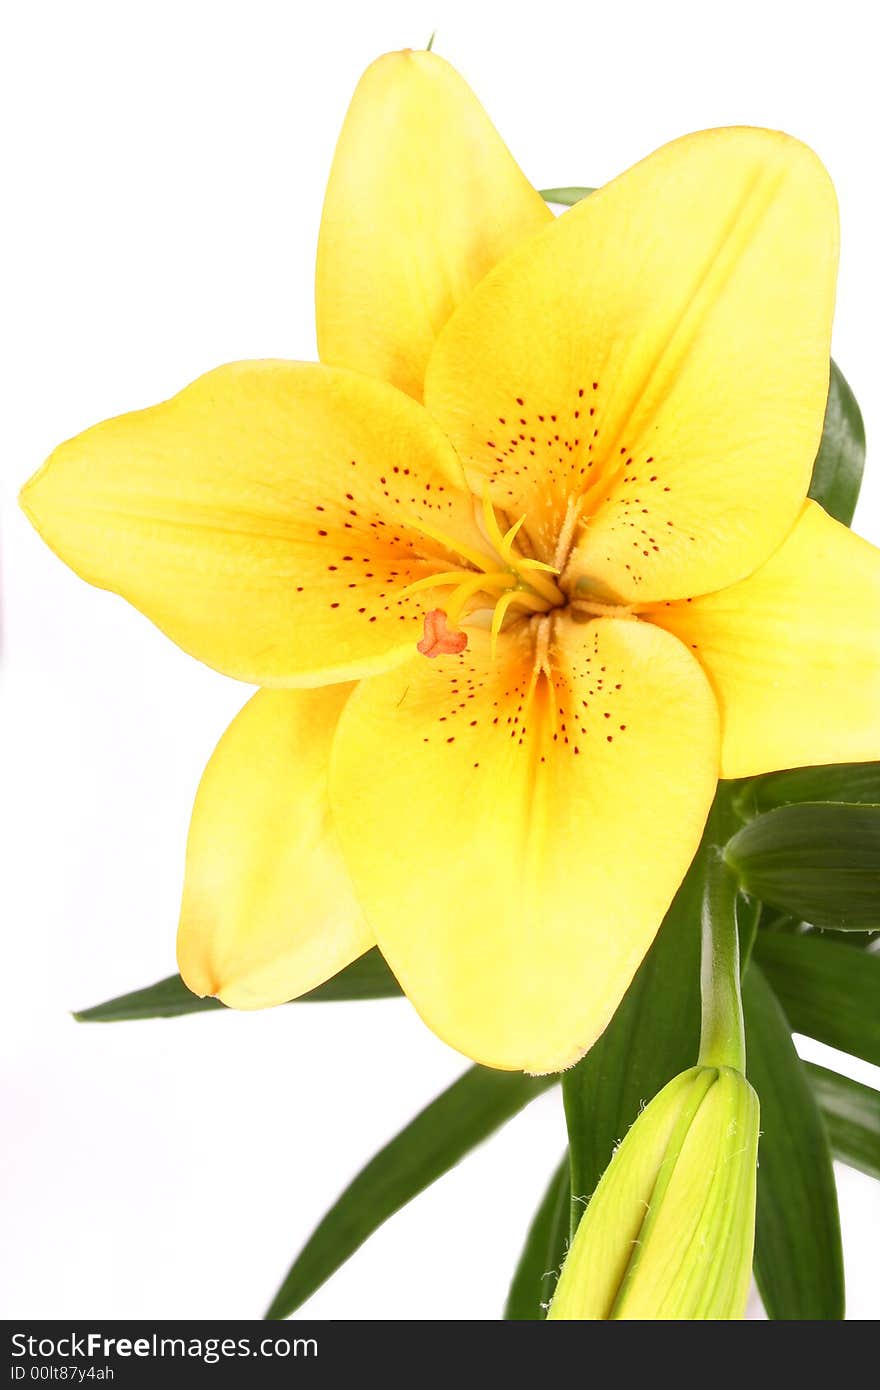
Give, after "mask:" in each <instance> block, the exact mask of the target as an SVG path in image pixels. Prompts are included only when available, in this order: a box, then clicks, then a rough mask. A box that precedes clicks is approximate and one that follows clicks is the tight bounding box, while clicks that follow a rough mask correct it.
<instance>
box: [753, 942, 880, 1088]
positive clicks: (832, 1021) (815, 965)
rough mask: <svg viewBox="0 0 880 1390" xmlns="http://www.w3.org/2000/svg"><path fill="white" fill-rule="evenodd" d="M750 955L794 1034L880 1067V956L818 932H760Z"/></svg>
mask: <svg viewBox="0 0 880 1390" xmlns="http://www.w3.org/2000/svg"><path fill="white" fill-rule="evenodd" d="M754 955H755V959H756V960H757V961H758V962H759V964H760V966H761V969H762V970H763V972H764V974H765V975H766V976H767V979H768V980H769V982H770V984H771V985H772V987H773V991H774V993H775V994H776V995H777V997H778V998H779V1002H780V1003H781V1004H782V1007H783V1009H784V1010H785V1014H786V1017H787V1018H788V1021H789V1023H790V1024H791V1026H792V1028H793V1029H794V1031H795V1032H796V1033H805V1034H806V1035H807V1036H808V1037H810V1038H817V1039H818V1040H819V1042H824V1043H827V1044H828V1045H829V1047H838V1048H840V1050H841V1051H842V1052H851V1053H852V1054H853V1056H855V1057H863V1058H864V1059H865V1061H866V1062H873V1063H874V1064H875V1066H880V1009H878V1007H877V1002H878V1000H880V955H875V953H874V952H873V951H854V950H853V949H852V948H851V947H850V946H843V945H841V943H840V942H839V941H834V940H832V939H830V938H829V937H827V936H822V935H819V934H818V933H803V934H800V935H796V934H792V933H789V932H764V931H760V932H758V936H757V940H756V941H755V950H754Z"/></svg>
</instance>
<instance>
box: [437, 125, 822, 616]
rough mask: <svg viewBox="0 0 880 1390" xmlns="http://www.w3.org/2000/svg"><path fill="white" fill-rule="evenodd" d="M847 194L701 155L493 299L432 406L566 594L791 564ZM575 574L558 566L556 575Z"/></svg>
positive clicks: (704, 584)
mask: <svg viewBox="0 0 880 1390" xmlns="http://www.w3.org/2000/svg"><path fill="white" fill-rule="evenodd" d="M836 263H837V209H836V202H835V197H834V190H833V188H832V186H831V183H830V181H829V179H828V176H827V174H826V173H825V171H824V169H823V168H822V165H821V164H820V163H819V161H818V159H817V158H816V157H815V155H814V154H812V152H811V151H810V150H808V149H807V148H806V147H805V146H803V145H801V144H799V143H798V142H797V141H795V140H792V139H790V138H789V137H787V136H785V135H780V134H776V133H774V132H771V131H762V130H749V129H729V130H714V131H706V132H703V133H702V134H698V135H691V136H687V137H686V138H684V139H682V140H677V141H675V142H674V143H673V144H671V145H666V146H665V147H664V148H663V149H661V150H659V151H657V153H656V154H653V155H651V156H650V157H649V158H648V159H646V160H644V161H643V162H642V163H640V164H637V165H636V166H635V167H634V168H632V169H630V170H629V171H628V172H627V173H625V174H623V175H621V177H620V178H618V179H615V180H614V182H613V183H610V184H608V185H607V186H606V187H605V188H602V189H599V190H598V192H596V193H593V194H591V196H590V197H589V198H587V199H586V200H585V201H584V202H582V203H580V204H578V205H577V206H576V207H574V208H572V209H571V211H570V212H567V213H565V214H564V215H563V216H562V217H560V218H559V219H558V221H557V222H556V223H555V224H554V225H553V226H552V227H550V228H548V229H547V230H546V231H545V232H542V233H540V234H539V235H538V236H537V237H536V238H534V239H533V240H532V241H531V242H530V243H529V245H528V247H527V248H522V249H520V250H517V251H515V252H514V253H513V254H512V255H511V256H510V257H508V259H507V260H506V261H505V262H503V263H502V264H501V265H500V266H498V267H497V268H496V269H495V270H494V271H493V272H491V274H490V275H488V276H487V277H486V279H485V280H484V281H483V282H482V283H481V284H480V285H478V286H477V288H476V289H475V290H474V291H473V293H472V294H471V295H470V296H469V298H468V299H467V300H466V301H465V303H464V304H463V305H462V307H461V308H460V309H459V311H458V312H457V313H456V314H455V315H454V317H453V318H452V319H451V320H450V322H449V324H448V325H447V327H446V328H445V330H444V331H443V333H442V334H441V336H440V338H439V339H438V341H437V344H436V347H435V349H434V352H433V354H432V356H431V360H430V363H429V366H428V373H427V380H426V387H425V402H426V405H427V406H428V408H429V409H430V410H431V412H432V413H433V414H434V415H435V416H436V418H437V419H438V420H439V421H440V423H441V424H442V425H443V427H444V429H446V431H447V433H449V435H450V437H451V438H452V440H453V442H454V443H455V445H456V447H457V449H458V451H459V453H460V455H461V457H462V460H463V461H464V464H465V469H466V471H467V472H468V475H469V479H470V481H471V485H472V486H474V487H475V488H477V489H478V487H479V486H480V485H481V484H482V482H483V480H484V479H488V480H489V482H490V487H491V493H492V500H493V502H495V503H496V505H497V506H499V507H502V508H504V509H505V510H506V511H507V512H508V514H509V515H511V516H513V517H518V516H520V515H521V514H522V513H525V514H526V515H527V522H526V526H527V529H528V531H529V534H530V535H531V536H532V539H533V541H534V542H535V543H536V545H537V546H538V547H539V549H540V552H541V554H542V556H543V558H545V559H547V560H553V558H554V549H555V547H556V538H557V534H558V531H559V528H560V526H561V525H562V524H563V521H564V518H565V517H566V514H567V512H568V513H569V515H571V512H570V509H569V507H568V503H569V499H572V498H574V499H579V501H580V507H581V510H580V517H581V518H582V519H583V520H584V521H585V523H586V524H584V526H583V529H582V530H581V531H580V533H579V534H578V533H577V532H575V533H574V534H575V542H576V543H575V547H574V550H573V552H572V554H571V559H570V562H569V566H568V572H567V575H566V576H564V582H565V583H567V584H568V586H569V587H573V586H574V585H575V584H577V583H578V581H582V582H583V583H584V584H585V585H586V586H587V587H588V588H589V589H592V590H593V591H594V592H595V593H596V594H597V595H605V596H609V597H610V596H614V597H617V598H618V599H620V600H622V601H624V602H627V603H630V602H634V601H646V600H647V601H653V600H655V599H667V598H680V597H685V596H688V595H691V594H696V593H706V592H709V591H711V590H714V589H718V588H720V587H722V586H723V585H726V584H730V583H732V582H734V581H735V580H737V579H740V578H742V577H743V576H744V575H746V574H748V573H750V572H751V571H752V570H753V569H755V568H756V567H757V565H759V564H760V563H761V562H762V561H763V560H764V559H766V557H767V556H768V555H769V554H770V553H771V552H772V551H773V550H774V549H775V548H776V547H777V546H778V545H779V544H780V543H781V541H782V539H783V538H784V536H785V535H786V533H787V532H788V530H789V529H790V528H791V526H792V525H793V523H794V520H795V518H796V516H797V514H798V511H799V508H800V506H801V503H802V502H803V499H804V496H805V495H806V491H807V486H808V483H809V479H810V470H811V467H812V463H813V459H814V457H815V454H816V448H817V445H818V442H819V438H820V434H821V429H822V419H823V412H824V407H825V399H826V396H827V394H828V373H829V366H828V363H829V342H830V329H831V316H832V309H833V300H834V279H835V270H836ZM556 561H557V563H558V562H559V557H558V556H557V557H556Z"/></svg>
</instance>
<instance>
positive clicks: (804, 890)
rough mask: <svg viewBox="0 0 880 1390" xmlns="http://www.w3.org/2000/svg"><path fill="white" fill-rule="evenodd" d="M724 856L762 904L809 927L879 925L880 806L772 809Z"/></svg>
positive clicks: (822, 804)
mask: <svg viewBox="0 0 880 1390" xmlns="http://www.w3.org/2000/svg"><path fill="white" fill-rule="evenodd" d="M724 853H725V858H726V860H727V862H728V863H729V864H730V865H731V866H732V867H733V868H734V869H735V870H736V871H737V873H738V874H739V876H740V881H741V882H742V884H743V886H744V888H745V889H746V890H747V891H748V892H749V893H751V894H754V896H755V897H757V898H760V899H761V901H762V902H766V903H770V904H771V906H773V907H777V908H780V909H781V910H782V911H783V912H789V913H791V914H792V915H793V916H796V917H799V918H800V919H801V920H802V921H805V922H810V923H811V924H812V925H813V926H816V927H833V928H835V929H837V930H838V931H841V930H853V931H865V930H873V929H876V928H880V806H850V805H843V804H834V803H827V804H826V803H825V802H815V801H805V802H801V803H799V804H798V805H793V806H780V807H778V808H777V809H776V810H774V811H768V812H767V813H766V814H765V815H762V816H757V817H756V818H755V819H754V820H752V821H750V822H749V824H748V825H745V826H743V828H742V830H740V831H739V832H738V833H737V834H736V835H735V836H734V837H733V839H732V840H731V841H730V843H729V844H728V846H727V848H726V850H725V852H724Z"/></svg>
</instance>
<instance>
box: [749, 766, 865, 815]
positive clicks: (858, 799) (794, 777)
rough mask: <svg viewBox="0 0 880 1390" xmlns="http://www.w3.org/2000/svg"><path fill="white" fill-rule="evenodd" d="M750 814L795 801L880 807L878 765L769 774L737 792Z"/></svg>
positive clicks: (802, 768)
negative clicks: (837, 802) (832, 802)
mask: <svg viewBox="0 0 880 1390" xmlns="http://www.w3.org/2000/svg"><path fill="white" fill-rule="evenodd" d="M738 796H739V797H740V798H741V805H742V806H743V809H746V808H747V809H748V813H749V814H752V815H753V814H754V813H755V812H758V811H772V810H774V808H775V807H777V806H790V805H791V804H792V802H797V801H847V802H850V803H851V804H853V805H855V804H857V803H862V804H863V805H878V804H880V763H835V764H832V765H831V766H829V767H796V768H794V769H793V770H792V771H790V772H768V773H765V775H764V776H763V777H755V778H753V779H752V780H751V781H750V782H747V783H744V784H743V786H742V788H741V791H740V792H739V793H738Z"/></svg>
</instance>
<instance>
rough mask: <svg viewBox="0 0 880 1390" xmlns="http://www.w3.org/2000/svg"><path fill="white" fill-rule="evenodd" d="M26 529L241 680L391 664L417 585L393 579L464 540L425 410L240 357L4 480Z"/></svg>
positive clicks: (356, 381)
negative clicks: (443, 540) (15, 479)
mask: <svg viewBox="0 0 880 1390" xmlns="http://www.w3.org/2000/svg"><path fill="white" fill-rule="evenodd" d="M22 505H23V506H24V509H25V511H26V512H27V514H28V516H29V517H30V518H31V520H32V522H33V523H34V525H35V526H36V527H37V530H38V531H39V532H40V534H41V535H42V536H43V539H44V540H45V541H47V542H48V544H49V545H50V546H51V547H52V548H53V550H55V551H56V552H57V553H58V554H59V555H60V556H61V558H62V559H63V560H65V561H66V562H67V564H69V565H70V566H71V568H72V569H74V570H76V571H77V573H78V574H80V575H81V576H82V577H83V578H84V579H87V580H89V581H90V582H91V583H92V584H97V585H98V586H99V587H100V588H103V589H113V590H115V591H116V592H117V593H120V594H122V595H123V596H124V597H125V598H127V599H128V600H129V602H130V603H133V604H134V605H135V607H137V608H140V609H141V610H142V611H143V612H144V613H146V614H147V616H148V617H150V618H151V619H152V620H153V622H154V623H156V624H157V625H158V626H159V627H160V628H162V630H163V631H164V632H166V633H167V634H168V635H169V636H170V637H172V638H173V639H174V641H175V642H177V643H178V644H179V645H180V646H181V647H183V648H184V650H185V651H188V652H190V653H191V654H192V655H193V656H197V657H199V658H200V659H201V660H203V661H205V662H207V663H208V664H209V665H211V666H215V667H217V669H218V670H221V671H223V672H225V673H226V674H227V675H230V676H237V677H238V678H239V679H241V680H245V681H248V682H251V683H253V684H259V685H320V684H324V683H327V682H333V681H337V680H343V679H351V678H353V677H357V676H359V675H362V674H363V673H365V672H370V671H375V670H381V669H383V668H385V667H386V666H388V665H389V664H393V663H394V662H397V661H400V660H403V659H405V658H406V657H407V656H408V655H409V654H410V653H411V652H412V651H413V649H414V647H415V643H416V641H417V640H418V638H419V636H420V635H421V631H422V623H423V617H424V610H425V607H426V606H427V607H428V608H430V607H431V602H430V599H431V595H430V593H428V594H421V593H420V594H418V595H407V594H405V593H402V592H401V591H402V590H403V589H404V587H405V586H406V585H407V584H408V583H409V582H414V581H417V580H418V579H420V578H424V577H425V576H426V575H429V574H431V573H434V572H436V571H437V570H438V569H448V568H449V564H450V556H449V553H448V552H447V551H446V550H444V548H443V546H442V545H436V544H434V543H433V542H431V541H430V540H429V538H427V537H426V535H425V533H424V531H423V530H422V529H420V528H421V527H422V526H428V527H429V529H434V528H439V529H440V530H441V532H443V533H444V534H445V533H446V532H449V533H450V534H451V535H453V536H456V537H458V538H460V539H461V540H462V542H463V543H465V542H466V541H467V540H470V541H471V542H473V543H474V544H481V541H480V535H479V532H478V531H477V530H476V526H475V522H474V509H473V502H472V499H471V497H470V495H469V494H468V493H467V491H466V489H465V486H464V482H463V479H462V475H461V469H460V466H459V464H458V461H457V459H456V457H455V455H454V453H453V451H452V449H451V448H450V446H449V444H448V442H447V441H446V440H445V439H444V438H443V436H442V434H441V433H440V431H439V430H438V429H437V427H436V426H435V425H434V424H432V422H431V420H430V419H429V417H428V415H427V413H426V412H425V411H424V410H423V409H422V408H421V407H420V406H418V405H416V404H415V402H413V401H411V400H410V399H409V398H408V397H407V396H405V395H404V394H403V393H402V392H400V391H396V390H395V389H394V388H393V387H391V386H388V385H386V384H384V383H383V382H379V381H372V380H370V379H369V378H367V377H364V376H360V375H358V374H356V373H354V372H346V371H341V370H338V369H334V368H330V367H320V366H311V365H303V364H302V363H296V362H250V363H248V362H243V363H237V364H235V365H233V366H228V367H221V368H219V369H218V370H217V371H214V372H209V373H208V375H207V376H203V377H200V378H199V380H198V381H196V382H194V383H193V385H192V386H189V387H187V389H186V390H185V391H182V392H181V393H180V395H178V396H175V397H173V399H172V400H170V401H166V402H165V403H164V404H162V405H158V406H155V407H153V408H152V409H151V410H143V411H138V412H137V413H135V414H133V415H123V416H121V417H120V418H118V419H115V420H108V421H107V422H106V423H104V424H102V425H97V426H96V427H95V428H94V429H91V430H87V431H86V433H85V434H82V435H79V436H78V438H76V439H73V440H71V441H70V442H69V443H67V444H62V445H61V447H60V448H59V449H57V450H56V451H55V453H54V454H53V455H52V457H51V458H50V459H49V461H48V463H47V464H45V465H44V467H43V468H42V469H41V471H40V472H39V473H38V474H37V475H36V476H35V477H34V478H33V479H32V480H31V481H30V483H29V484H28V485H27V487H26V488H25V489H24V491H23V493H22Z"/></svg>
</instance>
